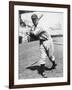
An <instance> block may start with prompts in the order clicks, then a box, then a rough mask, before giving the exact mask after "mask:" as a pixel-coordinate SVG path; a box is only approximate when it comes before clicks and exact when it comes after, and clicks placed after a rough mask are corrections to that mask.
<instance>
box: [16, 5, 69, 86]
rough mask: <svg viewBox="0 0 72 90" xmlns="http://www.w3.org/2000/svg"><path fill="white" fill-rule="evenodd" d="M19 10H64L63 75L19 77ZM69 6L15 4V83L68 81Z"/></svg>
mask: <svg viewBox="0 0 72 90" xmlns="http://www.w3.org/2000/svg"><path fill="white" fill-rule="evenodd" d="M19 10H28V11H52V12H63V15H64V21H63V22H64V27H63V29H64V31H63V32H64V33H63V38H64V40H63V44H64V45H63V57H64V58H63V77H57V78H40V79H23V80H19V79H18V71H19V70H18V66H19V65H18V64H19V63H18V12H19ZM67 13H68V9H67V8H57V7H56V8H55V7H54V8H53V7H38V6H37V7H36V6H19V5H16V6H14V85H20V84H21V85H22V84H23V85H25V84H41V83H58V82H67V77H68V76H67V75H68V74H67V73H68V69H67V68H68V66H67V58H68V57H67V56H68V55H67V52H68V51H67V47H68V46H67V45H68V44H67V38H68V36H67V35H68V34H67V28H68V26H67V25H68V22H67Z"/></svg>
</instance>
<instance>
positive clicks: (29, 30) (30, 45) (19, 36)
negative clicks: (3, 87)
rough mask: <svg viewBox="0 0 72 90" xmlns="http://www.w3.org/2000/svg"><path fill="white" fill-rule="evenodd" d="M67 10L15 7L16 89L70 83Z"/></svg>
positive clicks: (59, 8)
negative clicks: (19, 86)
mask: <svg viewBox="0 0 72 90" xmlns="http://www.w3.org/2000/svg"><path fill="white" fill-rule="evenodd" d="M15 4H16V3H15ZM18 4H19V3H18ZM21 4H22V3H21ZM13 5H14V3H13ZM48 5H49V4H48ZM52 6H53V5H52ZM68 9H69V6H68V7H66V6H64V5H63V6H61V7H60V6H59V5H58V6H57V7H55V6H53V7H51V6H50V7H49V6H47V5H46V7H45V5H42V6H39V5H37V4H34V3H32V5H31V4H30V6H29V4H27V3H26V4H25V3H24V5H23V4H22V6H20V5H17V4H16V5H15V6H14V10H13V12H14V18H13V19H14V62H13V63H14V66H12V67H13V68H14V73H13V77H14V79H13V80H14V85H32V84H33V85H34V84H35V85H37V86H39V85H45V84H46V86H47V85H50V84H54V85H55V84H57V83H58V84H59V83H60V84H61V83H62V85H63V84H67V83H69V74H68V72H69V71H68V70H69V62H70V61H69V62H68V58H69V55H68V52H69V51H68V39H69V38H68V37H69V36H68V35H69V34H68V29H69V26H68V25H69V24H68V23H69V20H68V19H69V16H68V15H67V14H68V12H69V11H68Z"/></svg>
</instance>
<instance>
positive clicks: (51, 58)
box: [48, 39, 57, 69]
mask: <svg viewBox="0 0 72 90" xmlns="http://www.w3.org/2000/svg"><path fill="white" fill-rule="evenodd" d="M48 54H49V59H50V61H51V62H52V64H53V65H52V69H55V67H56V65H57V64H56V63H55V56H54V45H53V41H52V39H51V40H50V47H49V50H48Z"/></svg>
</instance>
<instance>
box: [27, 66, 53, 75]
mask: <svg viewBox="0 0 72 90" xmlns="http://www.w3.org/2000/svg"><path fill="white" fill-rule="evenodd" d="M26 69H30V70H32V71H35V70H37V72H38V74H40V75H41V76H42V77H44V75H43V73H44V72H45V71H49V70H52V68H48V67H46V66H45V67H44V68H43V70H42V69H41V67H40V66H38V65H36V66H28V67H26Z"/></svg>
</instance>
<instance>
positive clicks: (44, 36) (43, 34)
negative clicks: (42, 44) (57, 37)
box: [33, 26, 50, 40]
mask: <svg viewBox="0 0 72 90" xmlns="http://www.w3.org/2000/svg"><path fill="white" fill-rule="evenodd" d="M33 34H34V35H35V36H37V37H38V39H39V40H48V39H49V38H50V34H49V33H48V32H47V31H46V30H45V29H43V28H42V27H38V26H37V27H35V26H33Z"/></svg>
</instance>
